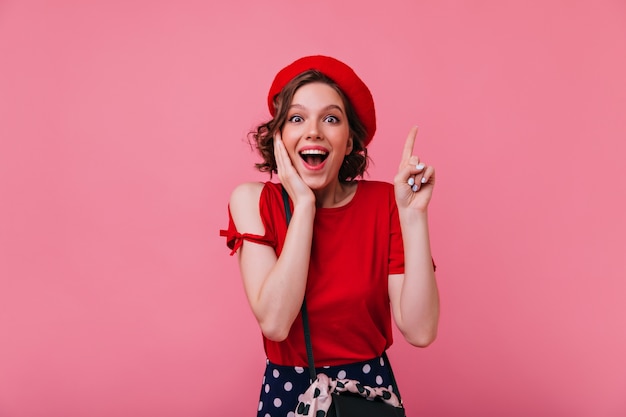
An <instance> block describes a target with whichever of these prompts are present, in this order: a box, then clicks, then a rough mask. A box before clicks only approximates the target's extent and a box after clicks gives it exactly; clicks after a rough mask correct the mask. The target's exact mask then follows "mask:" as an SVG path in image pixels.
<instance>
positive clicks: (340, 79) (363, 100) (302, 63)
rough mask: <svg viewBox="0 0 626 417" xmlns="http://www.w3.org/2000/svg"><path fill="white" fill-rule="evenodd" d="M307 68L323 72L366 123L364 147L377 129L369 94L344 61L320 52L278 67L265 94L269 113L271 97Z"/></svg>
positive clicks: (271, 112)
mask: <svg viewBox="0 0 626 417" xmlns="http://www.w3.org/2000/svg"><path fill="white" fill-rule="evenodd" d="M308 70H316V71H319V72H321V73H322V74H324V75H326V76H327V77H328V78H330V79H331V80H333V81H334V82H335V84H337V85H338V86H339V88H340V89H341V91H343V92H344V94H345V95H346V97H348V100H350V104H352V106H353V107H354V109H355V110H356V114H357V116H358V117H359V119H360V120H361V122H362V123H363V125H365V129H366V130H367V136H366V137H365V143H364V145H365V146H367V145H368V144H369V143H370V142H371V141H372V138H373V137H374V133H375V132H376V111H375V109H374V99H373V98H372V93H370V90H369V88H367V86H366V85H365V83H364V82H363V81H362V80H361V79H360V78H359V77H358V75H356V73H355V72H354V71H353V70H352V68H350V67H349V66H347V65H346V64H344V63H343V62H341V61H339V60H337V59H335V58H331V57H328V56H323V55H314V56H306V57H304V58H300V59H298V60H297V61H294V62H292V63H291V64H289V65H287V66H286V67H285V68H283V69H282V70H280V72H279V73H278V74H276V77H275V78H274V82H272V86H271V87H270V91H269V94H268V95H267V106H268V108H269V110H270V114H271V115H272V116H275V115H276V114H275V113H276V109H275V108H274V97H276V95H277V94H278V93H279V92H280V91H281V90H282V89H283V87H285V85H287V83H289V81H291V80H292V79H293V78H295V77H296V76H297V75H300V74H302V73H303V72H305V71H308Z"/></svg>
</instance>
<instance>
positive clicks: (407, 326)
mask: <svg viewBox="0 0 626 417" xmlns="http://www.w3.org/2000/svg"><path fill="white" fill-rule="evenodd" d="M399 215H400V225H401V228H402V239H403V243H404V280H403V282H402V288H401V293H400V305H399V309H400V311H399V313H400V317H401V319H400V323H399V324H398V325H399V328H400V330H401V331H402V333H403V334H404V336H405V338H406V339H407V340H408V341H409V342H410V343H412V344H415V345H419V346H425V345H428V344H430V343H431V342H432V341H433V340H434V339H435V337H436V334H437V326H438V322H439V291H438V289H437V281H436V279H435V272H434V268H433V261H432V256H431V251H430V238H429V231H428V213H427V212H426V211H418V210H411V209H405V210H400V211H399Z"/></svg>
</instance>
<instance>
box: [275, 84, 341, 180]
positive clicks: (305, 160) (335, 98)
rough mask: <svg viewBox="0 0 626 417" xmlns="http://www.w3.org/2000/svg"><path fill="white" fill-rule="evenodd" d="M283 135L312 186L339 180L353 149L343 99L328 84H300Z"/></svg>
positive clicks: (289, 151) (305, 178) (301, 173)
mask: <svg viewBox="0 0 626 417" xmlns="http://www.w3.org/2000/svg"><path fill="white" fill-rule="evenodd" d="M282 139H283V142H284V144H285V147H286V148H287V152H288V153H289V157H290V158H291V162H292V164H293V165H294V167H295V168H296V170H297V171H298V173H299V174H300V176H301V177H302V179H303V180H304V182H305V183H306V184H307V185H308V186H309V187H310V188H311V189H321V188H324V187H326V186H328V185H329V184H331V183H332V182H334V181H337V182H338V181H339V179H338V175H339V168H340V167H341V164H342V163H343V160H344V157H345V156H346V155H348V154H349V153H350V151H351V150H352V138H351V137H350V126H349V123H348V118H347V116H346V110H345V106H344V104H343V100H342V99H341V96H340V95H339V93H337V91H336V90H335V89H334V88H333V87H331V86H329V85H328V84H325V83H321V82H315V83H310V84H306V85H304V86H302V87H300V88H299V89H298V90H297V91H296V93H295V94H294V96H293V100H292V102H291V105H290V107H289V111H288V113H287V121H286V122H285V125H284V126H283V130H282Z"/></svg>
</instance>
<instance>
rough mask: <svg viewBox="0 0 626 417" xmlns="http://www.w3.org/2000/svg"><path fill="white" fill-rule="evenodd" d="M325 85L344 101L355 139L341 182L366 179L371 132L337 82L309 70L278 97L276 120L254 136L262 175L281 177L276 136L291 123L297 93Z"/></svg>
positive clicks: (275, 103) (259, 129) (260, 126)
mask: <svg viewBox="0 0 626 417" xmlns="http://www.w3.org/2000/svg"><path fill="white" fill-rule="evenodd" d="M315 82H322V83H325V84H328V85H329V86H331V87H332V88H333V89H335V91H337V93H338V94H339V96H340V97H341V99H342V101H343V105H344V107H345V110H346V115H347V117H348V125H349V128H350V135H351V136H352V142H353V145H352V151H351V152H350V154H348V155H346V156H345V157H344V161H343V164H342V165H341V168H340V169H339V181H341V182H349V181H353V180H355V179H357V178H358V177H362V176H363V174H364V173H365V171H366V170H367V166H368V164H369V160H370V159H369V157H368V155H367V148H366V147H365V146H364V145H363V143H364V140H365V138H366V137H367V130H366V129H365V126H364V125H363V122H361V120H360V119H359V118H358V116H357V114H356V111H355V110H354V107H353V106H352V103H350V100H348V97H346V95H345V94H344V93H343V91H341V89H340V88H339V87H338V86H337V84H335V82H334V81H333V80H331V79H330V78H328V77H327V76H326V75H324V74H323V73H321V72H319V71H315V70H308V71H305V72H303V73H302V74H300V75H298V76H296V77H294V78H293V79H292V80H291V81H290V82H289V83H287V85H285V87H284V88H283V89H282V90H281V91H280V93H278V94H277V95H276V96H275V97H274V107H275V108H276V116H274V118H273V119H271V120H270V121H268V122H266V123H262V124H260V125H259V126H257V127H256V129H255V130H253V131H252V132H250V134H249V141H250V143H251V144H252V145H253V146H255V147H256V148H257V150H258V151H259V153H260V154H261V157H262V158H263V162H260V163H257V164H254V165H255V167H256V168H257V169H258V170H259V171H261V172H269V173H270V177H271V176H272V174H275V173H277V170H276V159H275V158H274V135H275V134H276V132H279V131H280V130H282V128H283V126H284V125H285V123H286V121H287V113H288V111H289V106H290V105H291V101H292V100H293V96H294V94H295V93H296V91H297V90H298V89H299V88H300V87H302V86H303V85H306V84H310V83H315Z"/></svg>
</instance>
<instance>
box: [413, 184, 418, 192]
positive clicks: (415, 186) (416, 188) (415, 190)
mask: <svg viewBox="0 0 626 417" xmlns="http://www.w3.org/2000/svg"><path fill="white" fill-rule="evenodd" d="M419 189H420V187H419V186H418V185H417V184H414V185H413V187H411V190H413V192H417V190H419Z"/></svg>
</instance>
